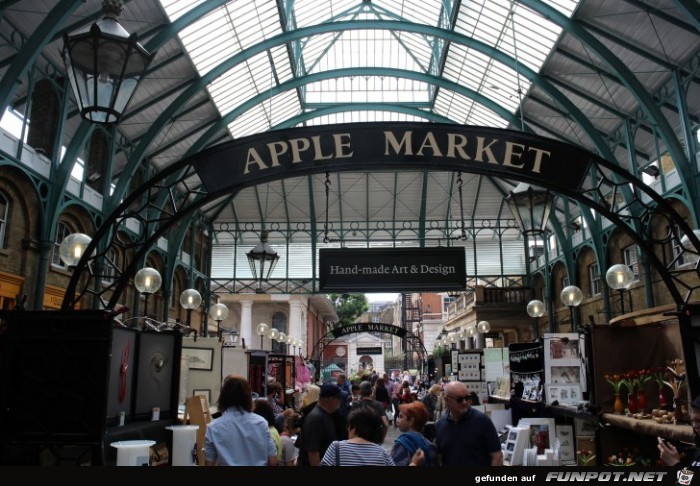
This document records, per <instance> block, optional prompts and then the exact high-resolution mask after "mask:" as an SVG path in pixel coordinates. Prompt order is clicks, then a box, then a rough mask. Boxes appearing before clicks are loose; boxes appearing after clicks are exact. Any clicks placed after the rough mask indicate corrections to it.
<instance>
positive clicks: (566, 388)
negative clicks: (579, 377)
mask: <svg viewBox="0 0 700 486" xmlns="http://www.w3.org/2000/svg"><path fill="white" fill-rule="evenodd" d="M546 388H547V392H546V394H545V396H546V397H547V405H551V404H552V403H554V402H555V401H557V402H559V403H568V404H577V403H579V402H580V401H581V398H582V394H581V386H580V385H578V384H576V385H547V386H546Z"/></svg>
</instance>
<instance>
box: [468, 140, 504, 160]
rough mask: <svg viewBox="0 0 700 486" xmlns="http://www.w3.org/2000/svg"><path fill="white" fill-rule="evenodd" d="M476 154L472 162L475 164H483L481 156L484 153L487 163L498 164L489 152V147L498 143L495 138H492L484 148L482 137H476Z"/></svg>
mask: <svg viewBox="0 0 700 486" xmlns="http://www.w3.org/2000/svg"><path fill="white" fill-rule="evenodd" d="M476 141H477V144H476V154H475V156H474V160H476V161H477V162H484V159H483V155H484V153H486V156H487V157H488V160H487V162H488V163H490V164H498V160H496V156H495V155H493V152H492V151H491V146H492V145H493V144H494V143H496V142H498V139H497V138H494V139H493V140H491V141H490V142H489V144H488V145H486V146H484V142H485V141H486V139H485V138H484V137H476Z"/></svg>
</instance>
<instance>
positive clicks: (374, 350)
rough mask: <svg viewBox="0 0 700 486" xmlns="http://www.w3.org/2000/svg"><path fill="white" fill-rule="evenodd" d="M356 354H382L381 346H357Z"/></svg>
mask: <svg viewBox="0 0 700 486" xmlns="http://www.w3.org/2000/svg"><path fill="white" fill-rule="evenodd" d="M357 354H358V355H359V354H382V348H381V346H378V347H376V348H357Z"/></svg>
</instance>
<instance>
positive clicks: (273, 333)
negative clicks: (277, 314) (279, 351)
mask: <svg viewBox="0 0 700 486" xmlns="http://www.w3.org/2000/svg"><path fill="white" fill-rule="evenodd" d="M279 334H280V332H279V331H278V330H277V328H276V327H271V328H270V329H268V330H267V337H269V338H270V339H274V340H277V336H279Z"/></svg>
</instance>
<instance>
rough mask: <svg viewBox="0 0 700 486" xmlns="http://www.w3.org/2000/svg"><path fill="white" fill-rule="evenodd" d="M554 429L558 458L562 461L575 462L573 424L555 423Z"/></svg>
mask: <svg viewBox="0 0 700 486" xmlns="http://www.w3.org/2000/svg"><path fill="white" fill-rule="evenodd" d="M555 430H556V435H557V439H559V458H560V459H561V460H562V461H567V462H575V461H576V452H575V450H574V427H573V425H556V426H555Z"/></svg>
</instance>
